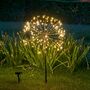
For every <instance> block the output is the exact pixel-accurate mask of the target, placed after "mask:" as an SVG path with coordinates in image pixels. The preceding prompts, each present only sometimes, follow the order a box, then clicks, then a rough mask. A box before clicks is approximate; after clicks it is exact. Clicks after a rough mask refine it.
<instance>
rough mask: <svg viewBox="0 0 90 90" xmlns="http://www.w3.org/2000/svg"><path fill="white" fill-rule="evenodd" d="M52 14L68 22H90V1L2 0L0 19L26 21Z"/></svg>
mask: <svg viewBox="0 0 90 90" xmlns="http://www.w3.org/2000/svg"><path fill="white" fill-rule="evenodd" d="M42 14H46V15H50V16H54V17H56V18H60V20H61V21H62V22H63V23H68V24H90V2H80V1H79V0H69V1H67V0H57V1H56V0H0V21H26V20H29V19H31V17H32V16H36V15H42Z"/></svg>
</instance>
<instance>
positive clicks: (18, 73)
mask: <svg viewBox="0 0 90 90" xmlns="http://www.w3.org/2000/svg"><path fill="white" fill-rule="evenodd" d="M15 74H16V75H17V78H18V83H20V75H21V74H22V72H15Z"/></svg>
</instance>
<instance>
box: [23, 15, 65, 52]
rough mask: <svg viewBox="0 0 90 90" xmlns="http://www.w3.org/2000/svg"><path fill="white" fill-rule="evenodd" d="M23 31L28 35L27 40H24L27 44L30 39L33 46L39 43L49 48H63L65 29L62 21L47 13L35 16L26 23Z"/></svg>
mask: <svg viewBox="0 0 90 90" xmlns="http://www.w3.org/2000/svg"><path fill="white" fill-rule="evenodd" d="M23 32H24V34H25V36H26V37H27V39H26V41H25V40H24V42H25V45H26V44H27V43H28V40H29V41H30V42H31V43H32V46H33V47H34V45H38V46H39V47H42V48H43V49H47V48H48V47H50V46H53V47H54V48H56V49H57V51H59V50H60V49H62V48H63V42H64V37H65V30H64V29H63V27H62V23H61V21H60V20H58V19H56V18H54V17H49V16H46V15H43V16H36V17H33V18H32V19H31V21H30V22H26V23H25V26H24V29H23ZM39 53H40V52H39Z"/></svg>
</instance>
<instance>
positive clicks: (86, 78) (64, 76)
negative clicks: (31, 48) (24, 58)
mask: <svg viewBox="0 0 90 90" xmlns="http://www.w3.org/2000/svg"><path fill="white" fill-rule="evenodd" d="M0 90H90V70H85V71H84V70H83V71H80V70H79V71H77V72H74V73H72V74H71V73H69V72H65V71H57V72H55V74H53V75H50V74H48V83H47V84H45V83H44V72H43V71H36V70H25V71H23V73H22V75H21V82H20V83H19V84H18V83H17V77H16V75H15V69H12V68H0Z"/></svg>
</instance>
